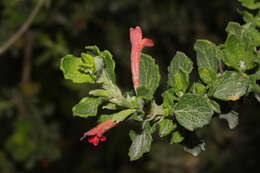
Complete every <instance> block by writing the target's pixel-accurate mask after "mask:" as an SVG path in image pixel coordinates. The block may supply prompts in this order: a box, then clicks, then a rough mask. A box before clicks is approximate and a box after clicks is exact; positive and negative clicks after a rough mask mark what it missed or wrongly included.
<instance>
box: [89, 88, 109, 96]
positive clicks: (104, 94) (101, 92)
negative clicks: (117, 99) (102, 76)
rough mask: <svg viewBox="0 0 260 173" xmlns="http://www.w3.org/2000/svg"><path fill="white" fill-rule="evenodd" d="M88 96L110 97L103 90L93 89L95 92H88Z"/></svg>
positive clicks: (107, 92)
mask: <svg viewBox="0 0 260 173" xmlns="http://www.w3.org/2000/svg"><path fill="white" fill-rule="evenodd" d="M89 94H90V95H93V96H98V97H111V93H110V92H109V91H107V90H103V89H95V90H91V91H90V92H89Z"/></svg>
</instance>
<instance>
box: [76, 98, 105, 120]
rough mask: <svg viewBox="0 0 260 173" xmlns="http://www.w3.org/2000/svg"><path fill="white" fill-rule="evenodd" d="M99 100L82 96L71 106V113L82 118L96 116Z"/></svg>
mask: <svg viewBox="0 0 260 173" xmlns="http://www.w3.org/2000/svg"><path fill="white" fill-rule="evenodd" d="M100 102H101V99H100V98H93V97H84V98H83V99H81V100H80V102H79V103H78V104H76V105H75V106H74V107H73V108H72V112H73V115H74V116H79V117H82V118H87V117H89V116H96V114H97V109H98V105H99V104H100Z"/></svg>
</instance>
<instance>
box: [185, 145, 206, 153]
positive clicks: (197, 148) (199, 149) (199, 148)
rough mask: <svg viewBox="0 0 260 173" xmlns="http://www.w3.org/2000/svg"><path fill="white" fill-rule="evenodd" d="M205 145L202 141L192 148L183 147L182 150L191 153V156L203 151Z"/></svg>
mask: <svg viewBox="0 0 260 173" xmlns="http://www.w3.org/2000/svg"><path fill="white" fill-rule="evenodd" d="M205 145H206V144H205V143H204V142H203V143H201V144H198V145H197V146H195V147H193V148H188V147H184V151H186V152H188V153H191V154H192V155H193V156H198V155H199V154H200V153H201V152H202V151H205Z"/></svg>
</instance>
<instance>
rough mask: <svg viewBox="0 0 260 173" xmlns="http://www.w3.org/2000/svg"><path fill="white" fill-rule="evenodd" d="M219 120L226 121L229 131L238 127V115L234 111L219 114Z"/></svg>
mask: <svg viewBox="0 0 260 173" xmlns="http://www.w3.org/2000/svg"><path fill="white" fill-rule="evenodd" d="M219 118H221V119H225V120H227V122H228V126H229V128H230V129H233V128H235V127H236V126H237V125H238V113H237V112H235V111H231V112H229V113H227V114H220V116H219Z"/></svg>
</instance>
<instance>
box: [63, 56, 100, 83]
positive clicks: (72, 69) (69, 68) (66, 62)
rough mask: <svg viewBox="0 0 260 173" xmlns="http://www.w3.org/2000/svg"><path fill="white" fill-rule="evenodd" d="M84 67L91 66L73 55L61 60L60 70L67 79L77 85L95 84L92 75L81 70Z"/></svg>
mask: <svg viewBox="0 0 260 173" xmlns="http://www.w3.org/2000/svg"><path fill="white" fill-rule="evenodd" d="M89 63H93V62H89ZM84 65H91V64H87V63H83V62H82V60H81V59H80V58H77V57H74V56H73V55H66V56H64V57H63V58H62V59H61V65H60V69H61V70H62V71H63V73H64V78H65V79H70V80H72V81H73V82H75V83H94V82H95V81H94V79H93V78H92V76H91V74H90V73H87V72H85V71H82V70H80V69H81V68H82V66H84Z"/></svg>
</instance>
